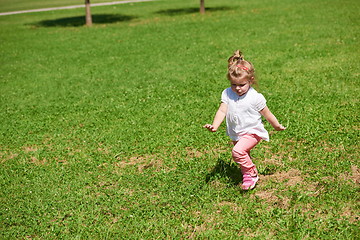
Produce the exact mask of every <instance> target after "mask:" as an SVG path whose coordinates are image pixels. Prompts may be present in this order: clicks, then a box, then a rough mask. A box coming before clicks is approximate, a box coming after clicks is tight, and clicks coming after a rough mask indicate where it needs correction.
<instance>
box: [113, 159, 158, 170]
mask: <svg viewBox="0 0 360 240" xmlns="http://www.w3.org/2000/svg"><path fill="white" fill-rule="evenodd" d="M114 165H115V167H117V168H121V169H124V168H127V167H131V166H133V167H134V166H135V167H137V169H138V171H139V172H143V171H144V170H146V169H149V168H153V169H155V171H160V170H161V169H164V163H163V160H162V159H160V158H159V157H158V156H156V155H146V156H133V157H130V158H128V159H124V160H122V161H120V162H116V163H114Z"/></svg>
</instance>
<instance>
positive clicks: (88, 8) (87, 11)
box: [85, 0, 92, 27]
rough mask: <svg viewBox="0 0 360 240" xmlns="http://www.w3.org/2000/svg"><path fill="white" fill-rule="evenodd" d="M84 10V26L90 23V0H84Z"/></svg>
mask: <svg viewBox="0 0 360 240" xmlns="http://www.w3.org/2000/svg"><path fill="white" fill-rule="evenodd" d="M85 11H86V16H85V18H86V26H89V27H90V26H91V25H92V18H91V11H90V0H85Z"/></svg>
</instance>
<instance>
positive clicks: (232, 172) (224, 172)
mask: <svg viewBox="0 0 360 240" xmlns="http://www.w3.org/2000/svg"><path fill="white" fill-rule="evenodd" d="M223 178H225V179H228V181H229V184H230V185H238V184H239V183H240V182H241V181H242V175H241V171H240V169H239V168H238V166H237V165H236V164H234V163H232V162H230V161H224V160H222V159H218V161H217V163H216V165H215V167H214V168H213V169H212V171H211V172H210V173H209V174H207V176H206V183H208V182H211V181H213V180H216V179H223Z"/></svg>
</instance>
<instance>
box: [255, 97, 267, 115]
mask: <svg viewBox="0 0 360 240" xmlns="http://www.w3.org/2000/svg"><path fill="white" fill-rule="evenodd" d="M265 107H266V99H265V97H264V96H263V95H262V94H261V93H258V94H257V97H256V101H255V110H256V111H258V112H260V111H261V110H263V109H264V108H265Z"/></svg>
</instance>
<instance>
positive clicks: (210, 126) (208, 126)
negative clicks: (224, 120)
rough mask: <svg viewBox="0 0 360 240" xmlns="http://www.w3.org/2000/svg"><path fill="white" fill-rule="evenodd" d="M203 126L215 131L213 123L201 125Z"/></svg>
mask: <svg viewBox="0 0 360 240" xmlns="http://www.w3.org/2000/svg"><path fill="white" fill-rule="evenodd" d="M203 128H206V129H207V130H209V131H210V132H216V130H217V129H216V128H214V126H213V125H211V124H205V125H204V126H203Z"/></svg>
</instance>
